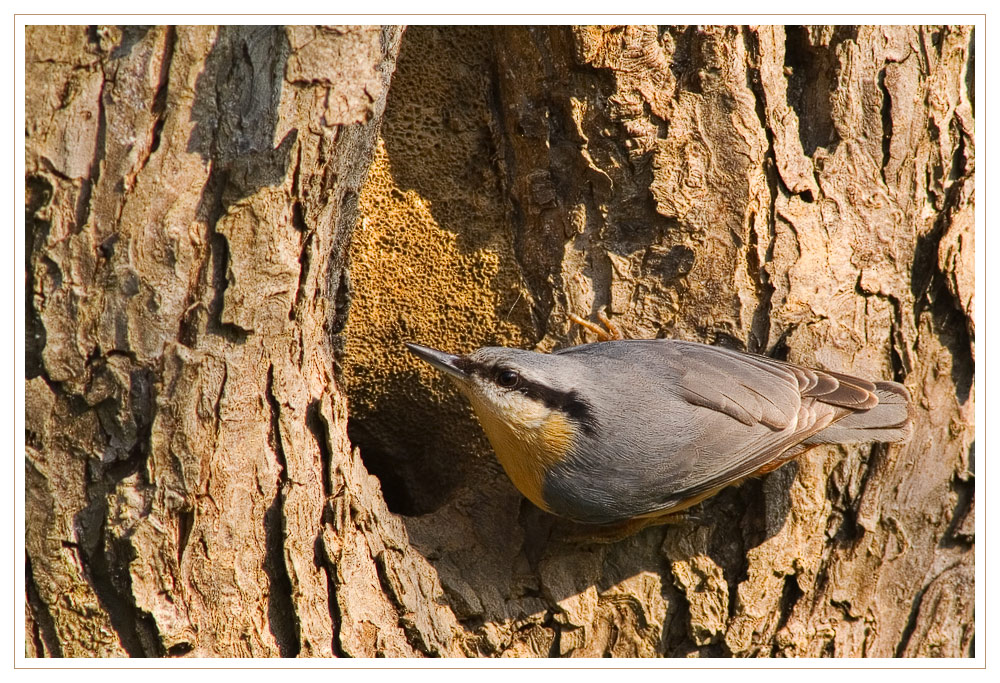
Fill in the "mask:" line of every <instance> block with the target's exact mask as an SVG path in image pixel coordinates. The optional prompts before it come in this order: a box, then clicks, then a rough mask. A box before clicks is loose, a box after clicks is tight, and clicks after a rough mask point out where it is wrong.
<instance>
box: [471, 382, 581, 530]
mask: <svg viewBox="0 0 1000 683" xmlns="http://www.w3.org/2000/svg"><path fill="white" fill-rule="evenodd" d="M470 398H471V397H470ZM471 402H472V407H473V409H474V410H475V411H476V416H477V417H478V418H479V423H480V424H481V425H482V426H483V431H484V432H486V437H487V438H488V439H489V440H490V444H492V446H493V450H494V451H495V452H496V455H497V460H499V461H500V464H501V465H502V466H503V469H504V471H505V472H506V473H507V476H508V477H509V478H510V480H511V482H513V484H514V486H516V487H517V489H518V490H519V491H520V492H521V493H523V494H524V495H525V497H527V498H528V500H530V501H531V502H532V503H534V504H535V505H537V506H538V507H540V508H542V509H543V510H545V511H547V512H551V508H550V507H549V505H548V504H547V503H546V502H545V499H544V496H543V495H542V487H543V485H544V483H545V474H546V472H548V471H549V470H550V469H552V468H553V467H554V466H555V465H557V464H558V463H559V462H561V461H562V460H563V458H565V457H566V456H567V455H568V453H569V449H570V446H571V445H572V442H573V430H572V427H571V425H570V422H569V418H568V417H566V416H565V415H563V414H562V413H560V412H559V411H554V410H547V411H546V413H547V414H546V415H544V416H539V419H537V420H531V421H530V422H529V421H525V423H517V422H511V421H510V420H506V419H503V418H501V417H499V416H498V415H496V413H495V412H494V411H493V410H491V407H490V406H486V405H484V404H482V403H481V402H479V401H477V400H476V399H475V398H472V401H471Z"/></svg>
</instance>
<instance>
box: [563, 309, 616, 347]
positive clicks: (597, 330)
mask: <svg viewBox="0 0 1000 683" xmlns="http://www.w3.org/2000/svg"><path fill="white" fill-rule="evenodd" d="M567 317H568V318H569V319H570V320H571V321H572V322H575V323H576V324H577V325H579V326H580V327H582V328H583V329H585V330H590V331H591V332H593V333H594V334H596V335H597V341H602V342H604V341H620V340H622V339H625V335H623V334H622V331H621V329H620V328H619V327H618V326H617V325H615V324H614V323H613V322H611V319H610V318H609V317H608V316H607V314H606V313H605V312H604V310H600V311H598V312H597V319H598V320H600V321H601V325H604V327H603V328H602V327H600V326H599V325H595V324H594V323H592V322H590V321H587V320H584V319H583V318H581V317H580V316H578V315H576V314H575V313H568V314H567Z"/></svg>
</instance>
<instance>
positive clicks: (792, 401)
mask: <svg viewBox="0 0 1000 683" xmlns="http://www.w3.org/2000/svg"><path fill="white" fill-rule="evenodd" d="M587 346H589V347H598V346H603V347H605V348H603V349H599V348H589V349H587V348H584V347H574V348H573V349H567V350H565V351H563V352H562V353H572V352H573V351H574V350H576V349H579V351H578V352H582V353H584V354H590V353H600V354H607V355H610V356H611V357H617V358H619V359H621V360H632V359H633V358H642V359H643V362H649V361H650V360H651V359H653V358H656V357H659V359H660V361H661V362H662V363H663V372H664V373H667V374H669V375H670V376H671V382H670V387H669V390H670V391H672V392H673V393H674V394H675V395H676V397H677V398H679V399H681V400H683V401H684V402H686V403H687V404H689V405H691V406H695V407H697V408H703V409H705V410H706V411H707V412H700V411H696V412H695V413H693V419H694V420H696V421H697V423H698V424H692V425H691V427H690V429H691V431H692V433H693V434H694V435H695V436H693V437H692V439H693V441H692V442H690V443H688V444H687V447H686V448H685V451H686V452H685V453H683V454H679V455H675V456H673V457H674V458H675V460H674V461H673V462H672V467H673V468H674V471H675V472H676V473H677V475H678V476H675V477H674V478H672V479H671V480H670V481H669V484H670V485H669V486H665V487H664V490H663V493H664V494H666V495H665V496H664V497H663V498H662V499H661V501H660V502H659V503H658V506H659V508H660V509H669V508H670V507H674V506H676V505H678V504H679V503H680V502H682V501H685V500H690V499H692V498H696V497H698V496H699V495H701V494H706V493H709V492H711V491H715V490H718V489H720V488H722V487H724V486H726V485H727V484H731V483H734V482H737V481H739V480H741V479H744V478H746V477H748V476H750V475H752V474H753V473H755V472H756V471H758V470H760V469H761V468H762V467H764V466H766V465H767V464H768V463H771V462H772V461H774V460H775V459H776V458H778V457H779V456H781V455H782V454H783V453H785V452H786V451H788V450H789V449H790V448H791V447H793V446H795V445H796V444H798V443H800V442H802V441H804V440H806V439H808V438H809V437H811V436H813V435H814V434H816V433H817V432H819V431H821V430H823V429H825V428H826V427H828V426H829V425H831V424H832V423H834V422H836V421H837V420H840V419H842V418H844V417H845V416H847V415H850V414H852V413H854V412H855V411H859V410H867V409H870V408H872V407H873V406H875V405H876V404H877V403H878V397H877V396H876V394H875V391H876V387H875V385H874V384H872V383H870V382H867V381H865V380H861V379H858V378H854V377H849V376H847V375H841V374H839V373H833V372H825V371H821V370H813V369H809V368H803V367H800V366H796V365H792V364H790V363H784V362H782V361H777V360H774V359H771V358H766V357H764V356H756V355H751V354H746V353H741V352H738V351H732V350H729V349H725V348H721V347H715V346H708V345H705V344H698V343H693V342H682V341H674V340H632V341H622V342H606V343H604V344H599V345H598V344H594V345H587ZM614 347H617V348H614ZM656 364H657V363H655V362H654V365H656ZM730 419H731V420H735V421H736V423H739V424H734V423H733V422H730ZM676 458H686V459H689V460H688V461H687V462H678V461H677V460H676ZM649 464H650V465H652V466H655V463H649ZM678 465H687V467H678ZM682 472H683V474H682ZM661 476H662V475H661ZM657 478H660V477H657V476H655V475H654V473H653V472H650V473H649V479H648V481H652V480H655V479H657ZM667 483H668V481H666V480H664V481H663V484H667ZM650 503H652V501H650ZM654 509H655V508H654ZM652 511H653V510H649V512H652Z"/></svg>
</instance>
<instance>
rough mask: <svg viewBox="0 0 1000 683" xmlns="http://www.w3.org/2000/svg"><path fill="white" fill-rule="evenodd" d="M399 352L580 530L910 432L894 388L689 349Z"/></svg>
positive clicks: (905, 397)
mask: <svg viewBox="0 0 1000 683" xmlns="http://www.w3.org/2000/svg"><path fill="white" fill-rule="evenodd" d="M406 346H407V348H409V350H410V351H412V352H413V353H414V354H416V355H417V356H418V357H420V358H421V359H423V360H424V361H426V362H428V363H430V364H431V365H432V366H434V367H435V368H437V369H438V370H441V371H442V372H444V373H446V374H447V375H448V377H450V378H451V379H452V380H454V381H455V383H456V384H457V385H458V387H459V389H460V390H461V391H462V393H464V394H465V395H466V396H467V397H468V399H469V401H470V402H471V403H472V407H473V409H474V410H475V412H476V415H477V416H478V417H479V421H480V422H481V423H482V426H483V430H484V431H485V432H486V436H487V437H488V438H489V440H490V443H491V444H492V445H493V449H494V450H495V451H496V454H497V458H498V459H499V461H500V464H501V465H503V468H504V470H505V471H506V472H507V475H508V476H509V477H510V479H511V481H512V482H513V483H514V485H515V486H516V487H517V488H518V489H519V490H520V491H521V493H523V494H524V495H525V496H527V497H528V499H529V500H531V502H533V503H534V504H535V505H537V506H538V507H540V508H542V509H543V510H546V511H548V512H551V513H554V514H556V515H560V516H562V517H567V518H569V519H572V520H574V521H577V522H583V523H587V524H611V523H616V522H628V521H632V522H634V521H636V520H638V521H640V523H641V524H640V526H647V525H648V524H656V523H660V522H661V521H665V518H666V517H667V516H668V515H670V514H672V513H675V512H678V511H680V510H683V509H685V508H687V507H690V506H692V505H694V504H696V503H698V502H699V501H701V500H704V499H705V498H707V497H709V496H711V495H713V494H715V493H716V492H718V491H719V490H720V489H722V488H724V487H725V486H728V485H730V484H735V483H738V482H740V481H742V480H744V479H746V478H747V477H751V476H753V475H759V474H764V473H766V472H770V471H771V470H774V469H776V468H777V467H779V466H780V465H782V464H784V463H785V462H788V461H789V460H790V459H792V458H794V457H795V456H796V455H799V454H800V453H802V452H803V451H805V450H806V449H808V448H809V447H811V446H814V445H816V444H823V443H866V442H895V441H903V440H905V439H906V438H907V437H908V436H909V434H910V430H911V424H910V408H909V399H910V396H909V393H908V392H907V390H906V388H905V387H904V386H903V385H902V384H898V383H896V382H875V383H872V382H868V381H866V380H863V379H858V378H857V377H851V376H849V375H843V374H840V373H837V372H830V371H826V370H813V369H809V368H804V367H801V366H798V365H793V364H791V363H785V362H782V361H778V360H774V359H772V358H768V357H765V356H757V355H752V354H748V353H741V352H738V351H732V350H729V349H725V348H721V347H717V346H708V345H705V344H698V343H693V342H686V341H676V340H669V339H658V340H623V341H607V342H599V343H593V344H584V345H581V346H574V347H571V348H568V349H563V350H561V351H556V352H555V353H551V354H546V353H536V352H534V351H523V350H519V349H510V348H504V347H485V348H481V349H479V350H478V351H475V352H473V353H470V354H469V355H466V356H453V355H451V354H447V353H443V352H441V351H437V350H435V349H431V348H428V347H426V346H419V345H417V344H407V345H406Z"/></svg>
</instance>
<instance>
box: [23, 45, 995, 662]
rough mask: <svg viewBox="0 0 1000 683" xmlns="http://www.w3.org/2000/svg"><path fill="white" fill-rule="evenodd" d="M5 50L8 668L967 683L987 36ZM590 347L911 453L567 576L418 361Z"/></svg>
mask: <svg viewBox="0 0 1000 683" xmlns="http://www.w3.org/2000/svg"><path fill="white" fill-rule="evenodd" d="M26 38H27V40H26V44H27V50H26V53H27V54H26V69H27V78H26V82H27V83H28V84H29V88H31V90H29V92H28V94H27V102H26V118H27V129H28V131H27V149H26V167H27V171H26V195H25V197H26V198H25V202H26V223H27V263H26V271H27V272H26V276H27V300H26V308H27V311H26V318H27V339H26V345H27V354H26V357H27V367H26V377H27V382H26V405H27V409H26V421H27V426H26V431H27V434H26V439H27V449H26V451H27V452H26V463H25V473H26V474H25V476H26V551H27V562H26V623H27V638H26V644H25V647H26V653H27V655H28V656H126V655H129V656H163V655H168V656H181V655H187V656H279V655H280V656H330V655H337V656H342V655H346V656H376V655H383V656H409V655H488V656H549V655H553V656H554V655H573V656H601V655H616V656H664V655H665V656H877V657H885V656H968V655H970V654H972V650H973V636H974V626H973V623H974V621H973V609H974V590H973V589H974V583H973V569H974V564H973V561H974V553H973V549H974V530H973V529H974V477H973V469H974V463H973V445H974V444H973V440H974V430H973V404H974V391H973V370H974V351H975V346H974V340H975V329H974V324H973V319H974V317H973V313H974V309H973V307H974V296H973V289H974V273H973V253H974V252H973V250H974V242H973V240H974V221H973V211H974V177H975V138H974V132H973V131H974V125H973V106H974V92H973V90H972V83H973V80H974V79H973V68H974V58H973V49H972V45H973V34H972V30H971V28H969V27H866V26H858V27H849V26H838V27H832V26H831V27H826V26H819V27H787V28H782V27H699V28H695V27H668V28H654V27H613V28H604V27H600V28H599V27H553V28H529V27H507V28H499V29H484V28H475V27H466V28H444V27H438V28H420V27H413V28H410V29H408V30H407V31H406V33H405V35H403V34H402V32H401V30H400V29H397V28H343V29H337V28H299V27H296V28H271V27H223V28H219V29H213V28H209V27H197V28H184V27H177V28H138V27H125V28H103V27H96V28H95V27H92V28H89V29H88V28H85V27H59V26H48V27H37V28H29V29H28V31H27V36H26ZM397 54H398V59H397ZM393 72H394V73H393ZM390 74H391V75H392V87H391V91H390V90H389V79H390ZM387 93H388V99H387ZM383 110H384V114H383ZM380 128H381V132H380ZM369 166H370V168H369ZM601 310H605V311H607V313H608V315H610V316H611V318H612V319H613V320H614V322H615V323H616V324H617V325H618V326H619V327H621V328H622V329H623V330H624V331H625V332H626V333H627V334H628V336H632V337H639V338H652V337H664V336H670V337H677V338H685V339H693V340H699V341H707V342H712V343H721V344H726V345H730V346H735V347H737V348H745V349H748V350H750V351H755V352H760V353H766V354H768V355H772V356H776V357H779V358H787V359H789V360H792V361H794V362H797V363H803V364H808V365H815V366H818V367H824V368H827V369H830V370H838V371H844V372H850V373H853V374H858V375H860V376H863V377H869V378H872V379H877V378H887V379H888V378H894V379H896V380H898V381H901V382H904V383H905V384H906V385H907V387H908V388H909V389H910V391H911V393H912V394H913V396H914V405H915V410H916V419H915V429H914V434H913V438H912V439H911V440H910V442H909V443H908V444H906V445H903V446H891V447H889V446H884V445H878V446H874V447H872V446H863V447H845V446H831V447H823V448H817V449H814V450H812V451H810V452H808V453H807V454H806V455H804V456H802V457H801V458H799V459H798V460H797V461H796V462H795V463H793V464H790V465H788V466H785V467H783V468H781V469H779V470H778V471H776V472H774V473H772V474H770V475H767V476H765V477H763V478H761V479H757V480H751V481H749V482H747V483H745V484H743V485H742V486H739V487H733V488H730V489H727V490H725V491H723V492H722V493H720V494H719V495H717V496H715V497H714V498H712V499H709V500H708V501H706V502H705V503H703V504H702V505H700V506H699V508H697V509H696V510H695V511H694V513H692V514H691V515H689V517H688V518H687V519H685V520H683V521H681V522H679V523H677V524H674V525H671V526H667V527H659V528H650V529H646V530H644V531H642V532H640V533H638V534H636V535H634V536H632V537H630V538H627V539H623V540H620V541H616V542H611V543H594V542H590V541H583V540H580V538H579V536H578V533H577V532H578V531H579V529H578V528H576V527H574V526H572V525H570V524H568V523H566V522H563V521H561V520H558V519H556V518H554V517H551V516H550V515H547V514H546V513H543V512H541V511H540V510H538V509H536V508H535V507H533V506H532V505H531V504H530V503H529V502H527V501H526V500H524V499H523V498H522V497H521V496H520V495H519V494H518V493H517V491H516V490H515V489H514V488H513V486H512V485H511V484H510V482H509V481H508V480H507V479H506V477H505V475H504V474H503V472H502V470H501V469H500V467H499V465H498V464H497V463H496V462H495V460H494V458H493V456H492V453H491V451H490V448H489V445H488V444H487V443H486V441H485V439H484V437H483V435H482V432H481V431H480V429H479V426H478V424H476V422H475V420H474V418H473V417H472V415H471V411H470V410H469V408H468V406H467V405H466V404H465V402H464V401H463V400H462V399H461V398H460V397H459V396H458V395H457V394H456V393H455V392H454V391H453V390H452V389H451V388H450V387H449V386H448V385H447V384H446V382H445V381H444V380H443V379H442V378H440V377H437V376H435V375H434V373H433V371H431V370H429V369H427V368H425V367H422V366H421V365H420V363H419V361H417V360H416V359H415V358H412V357H411V356H409V355H408V354H407V353H406V351H405V349H404V347H403V346H402V342H403V341H417V342H420V343H426V344H431V345H433V346H436V347H438V348H443V349H445V350H448V351H453V352H466V351H470V350H472V349H474V348H476V347H478V346H483V345H488V344H503V345H509V346H519V347H522V348H536V349H539V350H552V349H555V348H559V347H562V346H567V345H570V344H573V343H579V342H581V341H584V340H585V333H584V331H583V330H580V329H579V328H578V327H576V326H574V325H572V324H571V323H570V321H569V319H568V314H570V313H575V314H577V315H581V316H583V317H590V316H592V315H593V314H595V313H596V312H598V311H601ZM369 473H371V474H369ZM372 475H375V476H372Z"/></svg>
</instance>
